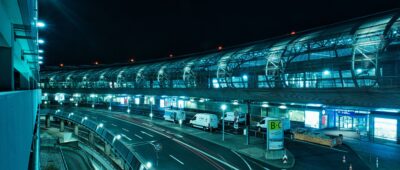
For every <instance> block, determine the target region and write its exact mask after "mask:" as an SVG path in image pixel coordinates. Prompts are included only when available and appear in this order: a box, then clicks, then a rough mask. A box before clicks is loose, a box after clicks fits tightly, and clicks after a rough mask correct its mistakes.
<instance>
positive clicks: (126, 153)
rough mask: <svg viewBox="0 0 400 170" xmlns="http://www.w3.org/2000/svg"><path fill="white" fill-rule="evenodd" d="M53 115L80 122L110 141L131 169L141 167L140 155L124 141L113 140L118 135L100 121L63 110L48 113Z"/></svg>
mask: <svg viewBox="0 0 400 170" xmlns="http://www.w3.org/2000/svg"><path fill="white" fill-rule="evenodd" d="M48 114H49V115H51V116H54V117H57V118H59V119H62V120H67V121H70V122H73V123H76V124H79V125H81V126H83V127H85V128H87V129H89V130H90V131H92V132H94V133H96V134H97V135H98V136H99V137H101V138H102V139H103V140H104V142H106V143H108V144H109V145H110V146H111V147H112V148H113V149H114V150H115V151H116V152H117V153H118V154H119V156H120V157H121V158H122V159H123V161H124V163H125V164H126V165H128V166H129V169H132V170H134V169H139V167H140V165H141V162H140V161H139V158H138V155H137V154H136V153H134V152H133V151H131V150H130V149H129V148H128V147H127V146H125V145H124V144H123V143H122V142H120V141H118V140H116V141H113V139H114V137H116V136H117V135H115V134H113V133H111V132H110V131H109V130H107V129H105V128H104V127H100V126H99V125H100V123H96V122H94V121H92V120H89V119H84V117H82V116H80V115H75V114H74V115H71V114H69V113H65V112H62V111H59V110H57V111H55V112H54V113H52V112H50V113H48Z"/></svg>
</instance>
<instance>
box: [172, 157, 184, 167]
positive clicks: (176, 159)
mask: <svg viewBox="0 0 400 170" xmlns="http://www.w3.org/2000/svg"><path fill="white" fill-rule="evenodd" d="M169 157H171V158H172V159H175V161H177V162H179V163H180V164H182V165H185V164H184V163H183V162H182V161H180V160H179V159H178V158H175V156H172V155H169Z"/></svg>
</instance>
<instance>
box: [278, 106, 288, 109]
mask: <svg viewBox="0 0 400 170" xmlns="http://www.w3.org/2000/svg"><path fill="white" fill-rule="evenodd" d="M279 109H287V106H285V105H280V106H279Z"/></svg>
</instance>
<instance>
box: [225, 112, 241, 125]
mask: <svg viewBox="0 0 400 170" xmlns="http://www.w3.org/2000/svg"><path fill="white" fill-rule="evenodd" d="M235 118H237V119H238V123H244V122H245V121H246V114H245V113H242V112H237V111H235V112H226V113H225V118H224V120H225V121H226V122H228V123H234V121H235Z"/></svg>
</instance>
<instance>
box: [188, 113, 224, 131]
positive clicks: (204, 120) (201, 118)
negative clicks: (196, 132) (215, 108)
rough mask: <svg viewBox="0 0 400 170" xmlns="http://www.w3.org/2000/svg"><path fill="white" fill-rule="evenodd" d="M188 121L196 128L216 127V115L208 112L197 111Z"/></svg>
mask: <svg viewBox="0 0 400 170" xmlns="http://www.w3.org/2000/svg"><path fill="white" fill-rule="evenodd" d="M189 123H190V125H191V126H193V127H197V128H203V129H210V128H211V129H214V128H218V116H217V115H215V114H210V113H197V114H196V115H194V117H193V118H192V119H191V120H190V122H189Z"/></svg>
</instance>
